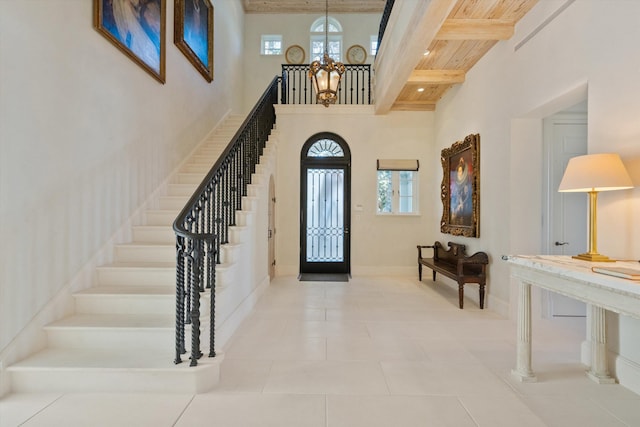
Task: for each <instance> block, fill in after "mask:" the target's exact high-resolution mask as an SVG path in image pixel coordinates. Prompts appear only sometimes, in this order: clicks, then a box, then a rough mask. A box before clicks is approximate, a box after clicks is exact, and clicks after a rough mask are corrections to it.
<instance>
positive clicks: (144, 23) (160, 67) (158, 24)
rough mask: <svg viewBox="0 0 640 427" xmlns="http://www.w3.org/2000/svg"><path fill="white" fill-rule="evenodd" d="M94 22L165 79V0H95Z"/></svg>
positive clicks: (104, 33)
mask: <svg viewBox="0 0 640 427" xmlns="http://www.w3.org/2000/svg"><path fill="white" fill-rule="evenodd" d="M93 2H94V3H93V25H94V27H95V28H96V30H97V31H98V32H99V33H100V34H102V35H103V36H104V37H106V39H107V40H109V41H110V42H111V43H113V45H114V46H115V47H117V48H118V49H120V50H121V51H122V52H123V53H124V54H125V55H127V56H128V57H129V58H131V60H133V61H134V62H135V63H137V64H138V65H139V66H140V67H142V68H143V69H144V70H145V71H146V72H147V73H149V74H151V75H152V76H153V77H154V78H155V79H156V80H158V81H159V82H160V83H164V82H165V65H164V64H165V31H166V29H165V21H166V19H165V15H166V4H165V0H93Z"/></svg>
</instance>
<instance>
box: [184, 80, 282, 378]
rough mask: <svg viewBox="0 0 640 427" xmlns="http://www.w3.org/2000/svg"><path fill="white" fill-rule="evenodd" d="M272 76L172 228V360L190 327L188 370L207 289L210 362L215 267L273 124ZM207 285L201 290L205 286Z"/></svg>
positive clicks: (274, 82)
mask: <svg viewBox="0 0 640 427" xmlns="http://www.w3.org/2000/svg"><path fill="white" fill-rule="evenodd" d="M279 81H280V77H278V76H276V77H274V79H273V80H272V81H271V83H270V85H269V87H268V88H267V90H266V91H265V92H264V94H263V95H262V97H261V98H260V100H259V101H258V102H257V103H256V105H255V106H254V107H253V109H252V110H251V112H250V113H249V115H248V116H247V118H246V119H245V121H244V122H243V123H242V125H241V126H240V128H239V129H238V131H237V132H236V134H235V135H234V137H233V138H232V139H231V141H230V142H229V145H228V146H227V147H226V148H225V150H224V151H223V152H222V154H221V155H220V157H219V159H218V160H217V161H216V162H215V163H214V165H213V167H212V168H211V169H210V171H209V172H208V173H207V176H206V177H205V178H204V179H203V181H202V183H201V184H200V185H199V186H198V188H197V189H196V191H195V192H194V193H193V195H192V196H191V198H190V199H189V201H188V202H187V204H186V205H185V207H184V208H183V209H182V211H181V212H180V214H179V215H178V217H177V218H176V220H175V221H174V223H173V230H174V232H175V233H176V260H177V268H176V358H175V360H174V363H176V364H178V363H181V362H182V359H181V356H180V355H181V354H184V353H186V348H185V325H186V324H189V323H190V324H191V363H190V365H191V366H196V365H197V364H198V359H199V358H200V357H202V353H201V351H200V292H203V291H204V290H205V288H210V289H211V294H210V301H211V304H210V313H209V334H210V336H209V357H215V355H216V354H215V348H214V344H215V265H216V264H219V263H220V245H221V244H224V243H228V237H229V227H230V226H233V225H235V214H236V211H238V210H240V209H241V208H242V197H243V196H246V195H247V185H248V184H250V182H251V174H253V173H254V172H255V170H256V164H258V163H259V161H260V156H261V155H262V152H263V150H264V147H265V144H266V142H267V139H268V138H269V134H270V132H271V129H272V128H273V125H274V124H275V120H276V116H275V107H274V105H275V104H277V103H278V82H279ZM205 284H206V285H205Z"/></svg>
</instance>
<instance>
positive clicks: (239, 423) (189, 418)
mask: <svg viewBox="0 0 640 427" xmlns="http://www.w3.org/2000/svg"><path fill="white" fill-rule="evenodd" d="M325 418H326V407H325V397H324V396H291V395H263V394H247V395H244V394H236V395H200V396H196V397H195V398H194V399H193V401H192V402H191V404H190V405H189V406H188V407H187V408H186V410H185V411H184V414H182V416H181V417H180V419H179V420H178V422H177V423H176V424H175V426H176V427H194V426H224V427H325V426H326V419H325Z"/></svg>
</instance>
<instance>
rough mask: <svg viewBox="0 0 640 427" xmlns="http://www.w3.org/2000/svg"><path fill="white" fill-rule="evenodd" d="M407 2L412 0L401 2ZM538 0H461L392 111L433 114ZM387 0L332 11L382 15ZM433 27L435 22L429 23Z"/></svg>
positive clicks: (333, 6)
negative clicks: (444, 97) (428, 112)
mask: <svg viewBox="0 0 640 427" xmlns="http://www.w3.org/2000/svg"><path fill="white" fill-rule="evenodd" d="M398 1H406V0H396V2H398ZM409 1H413V0H409ZM537 1H538V0H458V1H457V2H456V3H455V5H454V6H453V8H452V10H451V12H450V13H449V15H448V17H447V19H445V20H444V22H442V23H433V25H439V26H440V27H439V29H438V31H437V33H436V36H435V38H434V40H433V41H431V43H430V44H429V46H425V51H428V55H421V57H420V58H415V61H416V63H417V65H416V66H415V69H414V70H413V72H412V73H411V75H410V76H409V78H408V79H407V81H406V83H405V84H404V86H403V88H402V89H401V90H400V92H399V94H398V95H397V97H396V99H395V102H394V103H393V105H392V106H391V110H405V111H407V110H408V111H433V110H435V108H436V104H437V102H438V100H440V99H441V98H442V96H443V95H444V94H445V93H446V92H447V91H448V90H449V89H450V88H451V87H453V86H454V85H456V84H462V83H463V82H464V80H465V76H466V73H467V72H468V71H469V70H471V68H472V67H473V66H474V65H475V64H476V63H477V62H478V61H479V60H480V59H481V58H482V57H483V56H484V55H485V54H486V53H487V52H488V51H489V50H490V49H491V48H492V47H493V46H494V45H495V44H496V43H497V42H498V41H500V40H507V39H509V38H511V37H512V36H513V33H514V27H515V25H516V23H517V22H518V21H519V20H520V19H522V17H524V16H525V15H526V14H527V12H529V11H530V10H531V8H532V7H533V6H534V5H535V4H536V3H537ZM385 3H386V1H385V0H329V12H330V13H358V12H360V13H382V10H383V9H384V5H385ZM243 4H244V8H245V11H246V12H247V13H268V12H272V13H321V12H324V7H325V2H323V1H321V0H243ZM427 25H429V24H427Z"/></svg>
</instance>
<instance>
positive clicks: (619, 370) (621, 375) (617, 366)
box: [609, 353, 640, 394]
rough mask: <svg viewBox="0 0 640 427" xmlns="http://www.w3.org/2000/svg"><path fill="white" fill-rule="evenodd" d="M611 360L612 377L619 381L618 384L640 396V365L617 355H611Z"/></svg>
mask: <svg viewBox="0 0 640 427" xmlns="http://www.w3.org/2000/svg"><path fill="white" fill-rule="evenodd" d="M609 360H610V363H609V369H611V375H612V376H614V377H615V378H616V379H617V380H618V383H619V384H620V385H621V386H623V387H625V388H628V389H629V390H631V391H632V392H634V393H636V394H640V365H639V364H638V363H636V362H634V361H633V360H629V359H627V358H625V357H623V356H620V355H618V354H615V353H609Z"/></svg>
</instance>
